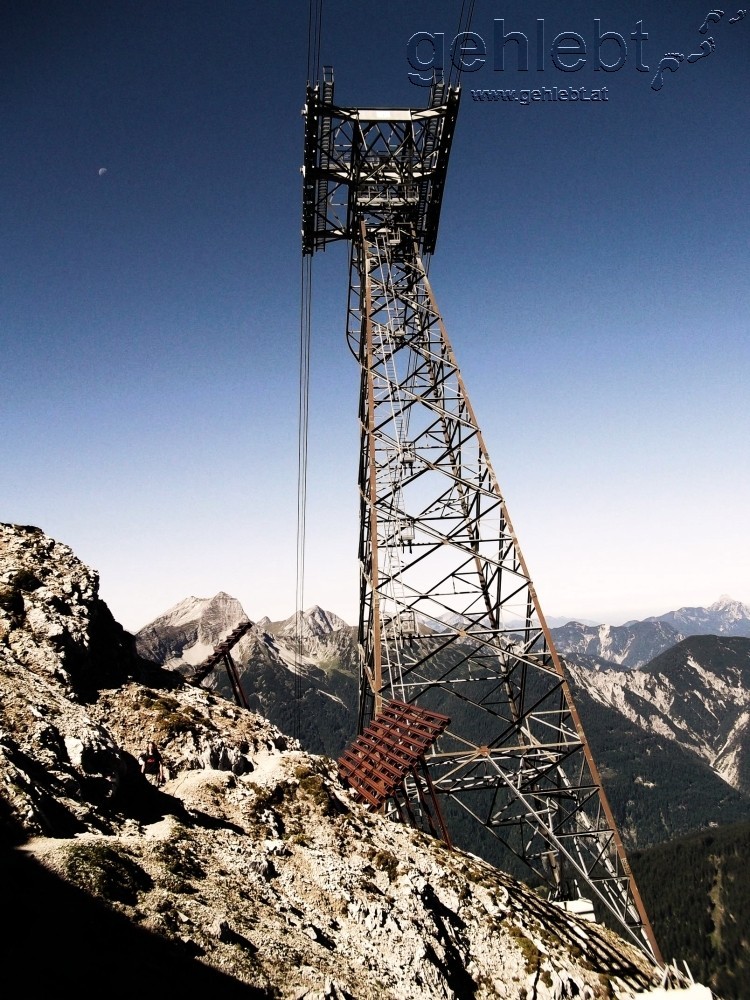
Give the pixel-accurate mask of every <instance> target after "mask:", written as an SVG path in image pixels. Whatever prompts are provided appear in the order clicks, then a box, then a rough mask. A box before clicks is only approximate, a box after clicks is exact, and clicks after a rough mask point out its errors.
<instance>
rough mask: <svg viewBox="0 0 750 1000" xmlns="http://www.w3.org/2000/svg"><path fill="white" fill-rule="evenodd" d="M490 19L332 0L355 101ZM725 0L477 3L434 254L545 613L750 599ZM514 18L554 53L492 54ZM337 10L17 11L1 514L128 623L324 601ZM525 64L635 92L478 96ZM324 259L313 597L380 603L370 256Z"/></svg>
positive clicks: (284, 609) (742, 216)
mask: <svg viewBox="0 0 750 1000" xmlns="http://www.w3.org/2000/svg"><path fill="white" fill-rule="evenodd" d="M460 6H461V5H460V4H459V3H447V2H435V0H420V2H414V3H409V4H404V3H402V2H401V0H398V2H397V0H385V2H383V3H380V4H376V5H372V4H370V5H364V4H356V3H352V2H351V0H349V2H344V0H336V2H331V0H328V2H326V3H324V11H323V33H322V52H321V56H322V61H323V62H324V63H326V64H331V65H333V67H334V70H335V75H336V98H337V100H338V102H339V103H342V104H347V105H358V104H359V105H366V106H370V107H372V106H378V105H381V104H382V105H384V106H388V105H395V106H408V105H415V106H423V104H424V102H425V98H426V93H427V91H426V90H424V89H422V88H420V87H416V86H414V85H413V84H412V83H410V82H409V80H408V77H407V73H408V72H409V70H410V67H409V65H408V63H407V41H408V39H409V38H410V36H411V35H412V34H413V33H414V32H416V31H427V32H432V33H435V32H444V33H445V35H446V37H447V40H448V43H449V42H450V39H451V38H452V36H453V34H454V33H455V30H456V28H457V25H458V18H459V9H460ZM405 8H406V9H405ZM710 9H711V7H710V5H709V4H707V3H693V2H686V3H683V4H681V5H679V7H678V6H677V5H672V6H671V7H670V9H667V8H666V5H664V4H657V3H654V2H646V0H644V2H642V3H640V4H639V3H633V2H632V0H629V2H627V3H625V2H608V3H606V4H604V3H602V4H595V3H593V2H588V3H583V2H581V3H572V4H566V5H564V9H563V5H561V4H559V3H553V2H542V0H539V2H537V3H536V4H535V5H529V4H528V3H526V2H524V3H521V2H512V3H502V4H500V3H489V2H482V0H477V3H476V7H475V13H474V19H473V24H472V27H473V29H474V31H475V32H477V33H478V34H479V35H480V36H481V37H482V39H483V40H484V41H485V43H486V47H487V51H488V58H487V62H486V64H485V65H484V66H482V67H481V68H480V69H478V70H477V71H476V72H473V73H468V72H467V73H464V76H463V97H462V103H461V109H460V112H459V122H458V128H457V131H456V136H455V140H454V145H453V152H452V156H451V164H450V167H449V171H448V182H447V186H446V194H445V200H444V207H443V213H442V219H441V230H440V236H439V238H438V245H437V251H436V253H435V255H434V257H433V260H432V263H431V271H430V274H431V278H432V282H433V287H434V289H435V293H436V295H437V298H438V302H439V303H440V305H441V307H442V310H443V313H444V317H445V320H446V324H447V328H448V332H449V335H450V337H451V340H452V342H453V345H454V348H455V351H456V354H457V356H458V358H459V362H460V364H461V367H462V371H463V375H464V378H465V381H466V384H467V388H468V391H469V394H470V396H471V400H472V403H473V405H474V408H475V411H476V413H477V416H478V418H479V421H480V424H481V425H482V428H483V432H484V436H485V439H486V443H487V446H488V448H489V451H490V455H491V457H492V460H493V464H494V466H495V469H496V471H497V474H498V477H499V479H500V483H501V486H502V489H503V491H504V493H505V496H506V499H507V502H508V506H509V510H510V514H511V517H512V518H513V521H514V523H515V526H516V529H517V532H518V535H519V539H520V543H521V546H522V548H523V551H524V554H525V556H526V559H527V562H528V564H529V567H530V570H531V573H532V576H533V578H534V580H535V583H536V586H537V590H538V592H539V596H540V599H541V602H542V606H543V607H544V609H545V612H546V613H547V615H548V616H557V615H563V616H570V617H584V618H589V619H594V620H597V621H606V622H613V623H615V622H620V621H624V620H626V619H628V618H632V617H642V616H645V615H648V614H661V613H663V612H665V611H668V610H671V609H673V608H676V607H679V606H682V605H686V604H697V605H699V604H708V603H711V602H712V601H714V600H716V599H717V598H718V597H719V595H720V594H722V593H728V594H730V595H731V596H733V597H735V598H738V599H740V600H744V601H750V541H749V539H750V532H748V527H747V519H748V510H749V509H750V472H749V468H748V464H749V463H748V441H749V440H750V421H749V420H748V402H747V399H748V384H750V294H749V292H748V260H749V259H750V256H749V254H748V249H749V248H748V239H749V235H748V234H749V233H750V227H749V226H748V204H749V200H748V198H749V196H748V175H749V171H748V164H749V163H750V155H749V154H750V128H749V125H750V100H749V98H750V59H748V54H749V53H750V13H749V14H748V16H747V17H746V18H744V19H742V20H735V21H734V22H733V23H730V18H732V17H734V16H735V15H736V12H737V9H738V8H735V7H732V8H725V15H724V17H723V18H721V19H720V20H718V21H715V22H713V23H710V24H709V25H708V28H707V31H706V32H705V33H704V34H701V33H700V32H699V28H700V26H701V24H702V22H703V20H704V18H705V16H706V14H707V13H708V12H709V10H710ZM499 18H503V19H504V21H505V31H506V32H511V31H516V32H524V33H525V34H526V35H527V36H528V38H529V49H530V66H529V70H528V71H527V72H521V71H519V69H518V67H517V63H516V54H515V43H513V42H511V43H509V44H508V45H507V47H506V68H505V70H504V71H503V72H499V71H495V69H494V68H493V59H494V56H495V55H496V52H495V51H494V48H493V41H494V39H493V21H494V20H495V19H499ZM596 18H598V19H599V20H600V30H601V31H602V32H606V31H610V32H617V33H619V34H620V35H622V36H623V38H624V39H625V40H626V42H627V45H628V50H627V54H626V58H625V61H624V63H623V65H622V67H621V68H620V69H619V70H616V71H610V72H607V71H601V70H599V71H597V70H596V69H595V66H596V62H597V60H596V54H595V49H596V30H595V19H596ZM539 20H543V21H544V29H545V52H544V53H543V55H544V60H543V61H544V65H545V68H544V70H543V71H542V72H540V71H539V70H538V69H537V63H536V60H537V52H536V30H537V21H539ZM639 20H640V21H641V22H642V31H643V32H646V33H647V34H648V39H647V40H645V41H644V42H643V45H642V57H643V59H642V61H643V63H644V64H645V65H648V66H649V71H648V72H645V71H644V72H639V71H638V69H637V67H636V62H637V60H636V51H635V43H634V42H632V41H631V40H630V35H631V33H632V32H634V31H635V29H636V22H637V21H639ZM307 27H308V5H307V3H302V2H299V3H297V2H290V3H279V4H258V3H251V2H249V0H243V2H238V0H212V2H208V0H182V2H176V0H54V2H53V0H50V2H46V3H44V2H38V0H10V2H9V3H6V4H5V5H4V6H3V11H2V13H1V14H0V28H1V29H2V30H1V31H0V107H1V121H2V154H1V156H0V184H1V185H2V197H1V199H0V227H1V230H2V232H1V237H2V239H1V242H0V247H1V248H2V249H1V250H0V253H2V268H1V270H0V342H1V345H2V362H3V363H2V369H1V372H2V374H1V376H0V377H1V378H2V391H1V393H0V413H1V414H2V436H1V437H0V469H2V474H1V475H0V519H2V520H4V521H12V522H18V523H24V524H35V525H38V526H39V527H41V528H43V529H44V530H45V531H46V532H47V533H49V534H50V535H52V536H53V537H54V538H56V539H57V540H58V541H61V542H64V543H66V544H68V545H70V546H71V547H72V548H73V550H74V551H75V552H76V554H77V555H78V556H79V557H80V558H81V559H83V560H84V562H86V563H87V564H88V565H90V566H91V567H93V568H94V569H96V570H98V572H99V573H100V577H101V595H102V597H103V598H104V599H105V600H106V601H107V603H108V604H109V606H110V608H111V610H112V612H113V614H114V615H115V617H116V618H117V619H118V620H119V621H121V622H122V624H123V625H124V626H125V627H126V628H128V629H130V630H133V631H135V630H137V629H138V628H140V627H141V626H143V625H144V624H146V623H148V622H149V621H151V620H152V619H153V618H155V617H156V616H157V615H159V614H161V613H162V612H163V611H165V610H166V609H167V608H169V607H171V606H172V605H173V604H175V603H176V602H177V601H179V600H181V599H183V598H184V597H187V596H189V595H195V596H198V597H210V596H212V595H213V594H214V593H216V592H217V591H219V590H225V591H227V592H229V593H231V594H232V595H233V596H235V597H237V598H239V599H240V600H241V601H242V603H243V605H244V607H245V609H246V611H247V613H248V614H249V615H250V617H252V618H259V617H261V616H263V615H266V614H267V615H269V616H270V617H271V618H282V617H286V616H288V615H289V614H291V613H292V612H293V611H294V607H295V554H296V510H297V398H298V377H299V365H298V357H299V338H300V288H301V277H300V275H301V250H300V236H299V230H300V216H301V209H300V198H301V181H300V174H299V166H300V164H301V161H302V119H301V117H300V110H301V107H302V104H303V101H304V90H305V84H306V73H307ZM561 32H567V33H570V32H575V33H577V34H578V35H580V36H581V37H582V38H583V40H584V42H585V44H586V63H585V64H584V65H583V67H582V68H581V69H580V70H579V71H576V72H564V71H562V70H560V69H558V68H556V66H555V65H554V63H553V61H552V59H551V56H550V53H549V49H550V48H551V46H552V44H553V40H554V38H555V37H556V36H557V35H559V34H560V33H561ZM709 37H710V38H712V39H713V48H710V44H709V43H708V38H709ZM702 42H705V43H706V44H705V47H704V48H701V43H702ZM569 43H570V42H569ZM428 48H429V47H428ZM428 48H425V47H424V46H423V47H421V48H420V57H421V58H422V59H423V60H424V59H425V58H426V56H427V53H428ZM620 51H621V50H620V47H619V44H618V43H617V42H616V41H615V40H612V39H609V40H606V41H605V42H603V43H602V47H601V50H600V55H601V58H602V59H603V60H604V61H605V62H607V63H609V64H610V65H613V64H615V63H616V61H617V60H618V58H619V53H620ZM666 52H680V53H682V54H683V55H684V56H685V58H684V60H682V61H675V62H674V65H675V66H676V67H677V68H676V71H674V72H669V71H668V70H665V71H664V74H663V83H664V85H663V87H662V88H661V89H660V90H659V91H656V90H654V89H652V86H651V83H652V81H653V79H654V77H655V74H656V70H657V67H658V64H659V61H660V60H661V58H662V57H663V56H664V54H665V53H666ZM701 53H705V54H703V55H701ZM693 54H695V55H696V56H697V55H701V58H694V59H693V60H692V61H689V59H688V57H689V56H690V55H693ZM567 58H568V59H569V60H570V61H572V57H570V56H569V57H567ZM498 87H503V88H508V89H510V88H517V89H518V90H519V92H520V90H521V89H535V88H542V87H546V88H550V89H551V88H553V87H557V88H558V91H559V89H560V88H570V87H575V88H576V89H577V90H579V89H580V88H581V87H584V88H586V90H585V91H584V93H587V94H590V93H591V92H592V91H593V90H594V89H595V88H596V89H599V88H601V87H606V88H607V100H606V101H605V100H602V101H599V102H592V101H588V102H584V101H581V100H579V101H568V102H563V101H557V102H549V101H548V102H536V103H533V102H532V103H530V104H528V105H525V104H522V103H520V102H515V103H513V102H490V103H486V102H479V101H473V100H472V97H471V90H472V89H478V88H498ZM102 170H106V172H105V173H102V172H101V171H102ZM313 270H314V288H313V291H314V305H313V342H312V359H311V369H312V380H311V388H310V443H309V472H308V476H309V479H308V501H309V502H308V511H307V542H308V544H307V556H306V563H307V572H306V579H305V601H304V603H305V605H310V604H313V603H318V604H321V605H322V606H323V607H326V608H328V609H330V610H332V611H335V612H337V613H338V614H340V615H341V616H342V617H344V618H346V619H347V620H348V621H350V622H354V621H355V620H356V614H357V609H356V601H357V566H356V549H357V533H358V523H357V518H358V502H357V457H358V455H357V453H358V446H359V445H358V433H357V420H356V409H357V392H358V373H357V370H356V363H355V362H354V360H353V359H352V357H351V355H350V354H349V351H348V349H347V347H346V345H345V339H344V329H345V310H346V297H347V286H348V262H347V256H346V253H345V252H344V249H343V248H342V247H339V248H335V249H331V250H329V251H326V253H325V254H320V255H318V257H317V258H316V259H315V261H314V267H313Z"/></svg>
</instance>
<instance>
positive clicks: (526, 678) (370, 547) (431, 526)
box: [302, 70, 662, 965]
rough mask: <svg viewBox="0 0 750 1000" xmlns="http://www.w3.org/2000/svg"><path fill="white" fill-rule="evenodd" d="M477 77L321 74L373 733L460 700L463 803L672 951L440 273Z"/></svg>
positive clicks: (545, 878) (455, 794) (454, 791)
mask: <svg viewBox="0 0 750 1000" xmlns="http://www.w3.org/2000/svg"><path fill="white" fill-rule="evenodd" d="M458 103H459V92H458V89H457V88H451V87H449V86H447V85H446V84H442V83H437V84H435V85H434V86H433V87H432V89H431V92H430V99H429V102H428V106H427V108H423V109H354V108H344V107H338V106H336V105H334V103H333V78H332V74H331V72H330V70H326V72H325V73H324V77H323V81H322V83H321V84H320V85H318V86H314V87H313V86H310V87H308V90H307V102H306V107H305V109H304V113H305V155H304V167H303V189H304V191H303V227H302V240H303V253H304V254H305V255H311V254H312V253H314V252H315V251H316V250H322V249H324V248H325V247H326V245H327V244H329V243H330V242H331V241H336V240H339V241H341V240H343V241H348V242H349V244H350V246H351V267H350V290H349V306H348V331H347V337H348V341H349V345H350V347H351V349H352V351H353V353H354V354H355V356H356V357H357V359H358V361H359V365H360V370H361V388H360V402H359V420H360V426H361V450H360V464H359V489H360V497H361V526H360V542H359V561H360V570H361V578H360V580H361V582H360V588H361V593H360V620H359V649H360V731H361V730H362V729H363V728H364V727H365V726H366V725H367V724H368V722H369V721H370V719H371V718H372V716H373V714H374V713H377V712H378V711H379V706H380V705H381V704H382V702H383V700H391V699H395V700H399V701H402V702H411V703H415V704H417V705H421V706H423V707H428V708H430V709H433V710H435V711H441V712H444V713H445V714H446V715H448V716H450V718H451V724H450V726H449V727H448V728H447V729H446V730H445V732H444V733H443V734H442V735H441V736H440V738H439V739H438V741H437V743H436V744H435V747H434V749H433V751H432V752H431V753H430V755H429V756H428V757H427V764H428V767H429V772H430V776H431V779H432V782H433V784H434V787H435V789H436V791H437V793H438V795H439V796H440V797H441V799H442V800H443V801H445V800H446V799H447V800H449V801H447V802H446V807H447V808H448V810H449V812H450V811H453V812H454V813H455V811H456V809H457V808H458V807H460V809H461V810H464V811H465V812H466V813H468V814H469V815H470V816H471V817H473V820H474V821H475V822H476V823H477V824H480V825H481V826H482V827H483V828H484V829H485V830H486V831H487V832H488V833H491V834H492V835H493V836H494V837H495V838H497V840H499V841H500V842H502V844H504V845H505V847H506V848H508V849H509V850H510V851H511V852H512V853H513V854H514V855H515V856H516V857H517V858H520V859H521V860H522V861H523V862H524V863H525V864H526V865H527V866H528V867H529V868H530V869H532V871H533V872H534V873H535V878H536V880H537V881H539V882H541V883H546V885H547V886H548V888H549V893H550V897H551V898H553V899H555V898H556V899H558V900H561V901H564V900H571V899H573V898H576V897H577V896H578V895H580V893H581V892H584V893H585V895H586V896H589V897H591V898H592V900H593V902H594V904H595V906H596V910H597V915H598V916H600V917H603V918H605V919H606V918H607V915H608V918H609V922H611V923H613V924H614V926H616V928H617V929H618V930H619V931H620V932H621V933H622V934H623V935H624V936H625V937H626V938H627V939H629V940H630V941H631V942H633V943H634V944H636V945H637V946H638V947H639V948H640V949H641V950H642V951H644V952H645V953H646V954H647V955H648V957H649V958H650V959H652V960H653V961H654V962H655V963H656V964H657V965H661V964H662V959H661V956H660V953H659V950H658V946H657V944H656V941H655V939H654V935H653V932H652V929H651V925H650V923H649V920H648V917H647V914H646V912H645V909H644V907H643V904H642V901H641V898H640V895H639V893H638V889H637V887H636V884H635V881H634V879H633V877H632V874H631V871H630V867H629V864H628V861H627V857H626V855H625V851H624V848H623V845H622V842H621V840H620V837H619V834H618V832H617V829H616V825H615V821H614V817H613V815H612V811H611V809H610V806H609V804H608V802H607V799H606V796H605V793H604V791H603V788H602V785H601V780H600V777H599V773H598V770H597V768H596V764H595V762H594V759H593V757H592V754H591V751H590V749H589V746H588V743H587V741H586V737H585V734H584V731H583V727H582V725H581V721H580V718H579V716H578V713H577V711H576V708H575V705H574V702H573V698H572V696H571V692H570V688H569V686H568V682H567V680H566V675H565V670H564V666H563V664H562V662H561V659H560V657H559V655H558V653H557V652H556V650H555V648H554V645H553V643H552V640H551V637H550V634H549V630H548V628H547V625H546V622H545V620H544V616H543V614H542V611H541V608H540V607H539V602H538V600H537V595H536V592H535V590H534V586H533V583H532V581H531V577H530V575H529V572H528V569H527V567H526V564H525V562H524V558H523V555H522V553H521V549H520V547H519V545H518V541H517V539H516V536H515V533H514V531H513V527H512V525H511V522H510V518H509V516H508V512H507V509H506V505H505V501H504V499H503V495H502V493H501V491H500V487H499V485H498V482H497V479H496V476H495V473H494V471H493V468H492V465H491V463H490V460H489V456H488V454H487V449H486V447H485V444H484V441H483V439H482V434H481V431H480V428H479V425H478V423H477V420H476V417H475V415H474V412H473V410H472V408H471V404H470V402H469V398H468V395H467V393H466V389H465V387H464V383H463V380H462V377H461V373H460V370H459V368H458V364H457V362H456V358H455V355H454V353H453V349H452V347H451V344H450V342H449V340H448V336H447V334H446V331H445V328H444V326H443V321H442V319H441V316H440V312H439V310H438V307H437V305H436V302H435V298H434V296H433V293H432V289H431V287H430V283H429V281H428V278H427V274H426V270H425V266H424V263H423V261H424V259H425V258H426V257H428V255H429V254H431V253H432V252H433V250H434V248H435V241H436V236H437V229H438V221H439V216H440V207H441V200H442V192H443V187H444V183H445V177H446V171H447V165H448V156H449V152H450V147H451V140H452V137H453V132H454V128H455V123H456V116H457V112H458Z"/></svg>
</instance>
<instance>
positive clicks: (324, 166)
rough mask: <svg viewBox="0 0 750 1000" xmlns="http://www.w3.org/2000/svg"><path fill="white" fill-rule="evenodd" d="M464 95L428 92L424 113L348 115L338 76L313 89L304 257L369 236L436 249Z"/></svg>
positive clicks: (351, 111) (439, 89) (436, 87)
mask: <svg viewBox="0 0 750 1000" xmlns="http://www.w3.org/2000/svg"><path fill="white" fill-rule="evenodd" d="M459 95H460V90H459V88H458V87H450V86H449V85H448V84H445V83H435V84H433V86H432V87H431V89H430V96H429V101H428V105H427V107H426V108H345V107H339V106H337V105H335V104H334V103H333V73H332V71H331V69H330V67H326V69H325V71H324V74H323V80H322V82H321V83H319V84H316V85H315V86H308V88H307V99H306V102H305V107H304V110H303V114H304V116H305V151H304V164H303V167H302V176H303V195H302V251H303V253H304V254H305V255H309V254H312V253H314V252H315V251H316V250H324V249H325V247H326V245H327V244H328V243H331V242H333V241H340V240H351V239H353V238H355V234H356V233H357V231H358V229H359V223H360V221H361V220H363V219H364V221H365V223H366V225H367V228H368V230H370V231H373V232H376V233H377V232H385V233H387V234H388V235H389V237H392V238H395V239H398V238H399V237H403V236H410V237H411V238H412V239H416V241H417V244H418V246H419V250H420V252H421V253H422V254H430V253H432V252H433V251H434V249H435V242H436V240H437V231H438V223H439V221H440V208H441V205H442V198H443V188H444V186H445V177H446V173H447V169H448V156H449V153H450V147H451V142H452V140H453V133H454V131H455V125H456V117H457V115H458V103H459Z"/></svg>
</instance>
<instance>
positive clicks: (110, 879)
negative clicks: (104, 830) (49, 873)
mask: <svg viewBox="0 0 750 1000" xmlns="http://www.w3.org/2000/svg"><path fill="white" fill-rule="evenodd" d="M64 870H65V874H66V876H67V877H68V878H69V879H70V881H71V882H75V884H76V885H78V886H80V888H81V889H83V890H85V891H86V892H88V893H90V894H91V895H92V896H100V897H102V898H103V899H107V900H114V901H116V902H119V903H127V904H129V905H131V906H133V905H135V903H136V901H137V899H138V893H139V892H146V891H148V890H149V889H150V888H152V885H153V883H152V880H151V878H150V876H149V875H148V874H147V873H146V872H145V871H144V870H143V869H142V868H141V867H140V866H139V865H137V864H136V863H135V862H134V861H133V860H132V858H129V857H127V856H126V855H125V854H123V853H120V852H119V851H117V850H116V849H114V848H113V847H112V846H110V845H109V844H104V843H101V844H100V843H97V842H84V843H80V844H74V845H72V846H71V847H69V848H68V849H67V851H66V854H65V861H64Z"/></svg>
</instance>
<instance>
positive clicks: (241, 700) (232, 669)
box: [224, 652, 250, 708]
mask: <svg viewBox="0 0 750 1000" xmlns="http://www.w3.org/2000/svg"><path fill="white" fill-rule="evenodd" d="M224 666H225V667H226V670H227V676H228V677H229V683H230V684H231V685H232V691H233V692H234V700H235V701H236V702H237V704H238V705H239V706H240V708H250V704H249V702H248V700H247V698H246V697H245V692H244V691H243V689H242V684H241V682H240V675H239V673H238V672H237V667H236V666H235V663H234V660H233V659H232V657H231V655H230V654H229V653H228V652H227V653H224Z"/></svg>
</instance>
